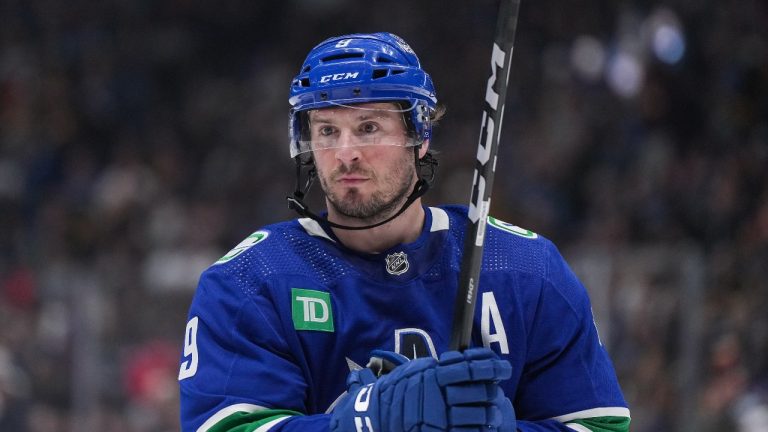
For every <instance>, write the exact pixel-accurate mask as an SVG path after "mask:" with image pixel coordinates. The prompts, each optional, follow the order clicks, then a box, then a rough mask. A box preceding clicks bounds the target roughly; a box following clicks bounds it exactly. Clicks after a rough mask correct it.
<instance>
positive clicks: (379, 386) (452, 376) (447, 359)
mask: <svg viewBox="0 0 768 432" xmlns="http://www.w3.org/2000/svg"><path fill="white" fill-rule="evenodd" d="M385 357H386V356H385ZM510 375H511V367H510V365H509V363H508V362H507V361H503V360H500V359H498V357H496V354H495V353H493V351H491V350H489V349H486V348H479V349H471V350H467V351H465V352H463V353H460V352H457V351H449V352H447V353H445V354H443V356H441V358H440V361H439V362H438V361H436V360H435V359H433V358H419V359H416V360H412V361H408V362H406V363H404V364H401V365H399V366H397V367H395V368H394V369H392V370H391V371H390V373H389V374H387V375H384V376H381V377H380V378H378V379H376V377H375V375H374V374H373V372H371V371H370V370H369V369H363V370H361V371H355V372H352V373H350V376H349V377H348V379H347V384H348V392H349V396H348V397H347V398H345V399H343V400H342V401H341V402H340V403H339V405H338V406H337V408H336V409H335V410H334V412H333V414H332V416H331V424H330V426H331V431H334V432H336V431H339V432H341V431H344V432H347V431H349V432H353V431H368V430H372V431H376V432H433V431H446V430H450V431H454V432H462V431H483V432H489V431H497V430H498V431H504V432H507V431H510V432H511V431H514V430H515V414H514V409H513V408H512V404H511V402H510V401H509V399H507V398H506V396H505V395H504V392H503V391H502V390H501V388H500V387H499V386H498V382H499V381H500V380H503V379H507V378H509V376H510Z"/></svg>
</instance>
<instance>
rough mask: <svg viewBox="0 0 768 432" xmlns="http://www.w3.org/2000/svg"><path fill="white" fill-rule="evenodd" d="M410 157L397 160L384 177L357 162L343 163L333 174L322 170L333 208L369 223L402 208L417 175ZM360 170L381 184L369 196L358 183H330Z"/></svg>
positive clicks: (347, 215)
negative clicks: (344, 185) (342, 185)
mask: <svg viewBox="0 0 768 432" xmlns="http://www.w3.org/2000/svg"><path fill="white" fill-rule="evenodd" d="M412 162H413V161H412V160H411V159H410V158H407V157H404V158H402V159H401V160H399V161H397V163H395V164H394V165H393V166H392V167H391V168H390V170H389V171H388V172H387V174H386V175H385V176H383V177H378V176H376V175H375V174H374V173H373V172H371V171H368V170H364V169H361V168H359V167H358V165H357V164H351V165H349V166H347V165H342V166H341V167H339V168H337V169H335V170H334V171H333V172H331V174H330V182H329V178H328V177H326V176H325V175H323V173H318V174H319V175H318V177H319V179H320V185H321V186H322V188H323V191H325V196H326V198H327V200H328V203H329V204H330V206H331V207H333V209H334V210H335V211H336V212H337V213H339V214H341V215H343V216H346V217H349V218H356V219H360V220H362V221H364V222H366V223H376V222H379V221H382V220H385V219H386V218H387V217H389V216H391V215H392V214H394V213H395V211H397V209H399V207H400V206H401V205H402V204H403V203H404V202H405V200H406V197H407V196H408V194H409V193H410V190H411V187H412V185H413V178H414V175H415V167H414V166H413V163H412ZM349 173H356V174H362V175H365V176H366V177H368V178H370V180H369V181H373V182H376V183H377V184H378V186H379V188H378V189H377V190H375V191H374V192H373V193H371V195H370V197H369V198H368V199H366V198H365V197H364V196H363V195H362V194H361V192H360V190H359V189H358V188H356V187H351V188H345V189H342V190H339V189H334V188H333V187H330V184H329V183H333V182H334V179H336V178H337V177H338V176H341V175H344V174H349Z"/></svg>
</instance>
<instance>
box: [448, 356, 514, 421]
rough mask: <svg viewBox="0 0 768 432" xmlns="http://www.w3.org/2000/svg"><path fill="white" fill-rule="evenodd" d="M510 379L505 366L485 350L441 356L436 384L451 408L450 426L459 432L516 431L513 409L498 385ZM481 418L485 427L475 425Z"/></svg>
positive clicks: (508, 369) (508, 366) (507, 363)
mask: <svg viewBox="0 0 768 432" xmlns="http://www.w3.org/2000/svg"><path fill="white" fill-rule="evenodd" d="M510 376H512V366H511V365H510V364H509V362H508V361H506V360H499V358H498V357H497V356H496V353H494V352H493V351H491V350H490V349H488V348H472V349H468V350H466V351H464V352H458V351H448V352H445V353H443V354H442V355H441V356H440V362H439V364H438V366H437V380H438V383H439V384H440V386H441V387H443V388H444V391H445V394H446V402H447V403H448V405H449V406H450V407H451V410H450V416H451V419H450V422H451V424H453V425H456V426H461V427H462V429H461V430H462V431H463V430H465V428H466V430H478V431H480V430H498V431H500V432H514V431H516V430H517V419H516V416H515V409H514V407H513V406H512V402H511V401H510V400H509V398H507V397H506V395H505V394H504V390H502V389H501V387H499V381H502V380H505V379H509V377H510ZM483 416H485V423H483V422H482V421H478V419H482V418H483ZM484 425H487V426H485V427H484Z"/></svg>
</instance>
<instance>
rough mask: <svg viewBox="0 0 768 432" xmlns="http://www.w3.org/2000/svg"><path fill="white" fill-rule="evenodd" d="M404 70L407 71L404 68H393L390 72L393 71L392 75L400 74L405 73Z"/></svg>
mask: <svg viewBox="0 0 768 432" xmlns="http://www.w3.org/2000/svg"><path fill="white" fill-rule="evenodd" d="M404 72H405V71H404V70H402V69H392V71H391V72H390V73H391V74H392V75H398V74H401V73H404Z"/></svg>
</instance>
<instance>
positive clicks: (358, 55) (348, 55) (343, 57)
mask: <svg viewBox="0 0 768 432" xmlns="http://www.w3.org/2000/svg"><path fill="white" fill-rule="evenodd" d="M363 55H364V54H363V53H342V54H334V55H329V56H328V57H323V63H329V62H332V61H336V60H346V59H351V58H362V57H363Z"/></svg>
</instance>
